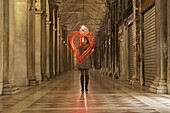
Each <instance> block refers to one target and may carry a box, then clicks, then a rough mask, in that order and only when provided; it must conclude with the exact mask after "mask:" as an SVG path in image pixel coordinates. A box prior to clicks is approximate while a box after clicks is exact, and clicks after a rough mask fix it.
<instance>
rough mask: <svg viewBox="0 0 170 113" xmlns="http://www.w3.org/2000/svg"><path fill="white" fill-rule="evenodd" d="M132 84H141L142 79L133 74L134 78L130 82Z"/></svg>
mask: <svg viewBox="0 0 170 113" xmlns="http://www.w3.org/2000/svg"><path fill="white" fill-rule="evenodd" d="M129 84H130V85H140V80H139V78H138V77H136V76H133V77H132V79H131V80H130V82H129Z"/></svg>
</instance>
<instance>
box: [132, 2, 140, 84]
mask: <svg viewBox="0 0 170 113" xmlns="http://www.w3.org/2000/svg"><path fill="white" fill-rule="evenodd" d="M137 2H138V1H137V0H133V51H134V56H133V59H134V63H133V64H134V72H133V76H132V78H131V80H130V84H136V83H137V84H138V83H139V74H138V60H137V56H138V45H137V44H138V42H137V38H139V36H138V35H139V32H138V28H139V24H140V23H138V21H137V20H139V17H138V13H139V12H137V8H138V9H139V7H137V5H136V4H137Z"/></svg>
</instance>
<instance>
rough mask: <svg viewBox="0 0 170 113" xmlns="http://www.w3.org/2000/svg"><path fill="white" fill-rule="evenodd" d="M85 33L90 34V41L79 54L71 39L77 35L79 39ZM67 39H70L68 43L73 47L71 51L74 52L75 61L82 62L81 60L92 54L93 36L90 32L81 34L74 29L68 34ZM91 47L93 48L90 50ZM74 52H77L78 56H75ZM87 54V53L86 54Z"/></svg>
mask: <svg viewBox="0 0 170 113" xmlns="http://www.w3.org/2000/svg"><path fill="white" fill-rule="evenodd" d="M85 35H89V36H90V38H91V43H90V46H89V47H88V48H87V49H86V50H85V51H84V52H83V54H82V55H80V53H79V52H78V50H77V48H76V47H75V45H74V42H73V40H74V38H75V36H79V37H80V39H81V38H82V37H84V36H85ZM69 40H70V45H71V47H72V49H73V52H74V54H75V58H76V60H77V62H78V63H79V64H81V63H83V62H84V61H85V60H86V59H87V58H88V57H89V56H90V55H91V54H92V52H93V50H94V47H95V38H94V36H93V35H92V34H91V33H89V32H87V33H85V34H84V35H81V34H80V32H79V31H74V32H72V33H71V34H70V36H69ZM92 49H93V50H92ZM88 53H89V54H88ZM76 54H77V56H78V58H77V57H76ZM87 54H88V55H87ZM86 55H87V56H86ZM85 56H86V57H85ZM83 58H85V59H84V60H83Z"/></svg>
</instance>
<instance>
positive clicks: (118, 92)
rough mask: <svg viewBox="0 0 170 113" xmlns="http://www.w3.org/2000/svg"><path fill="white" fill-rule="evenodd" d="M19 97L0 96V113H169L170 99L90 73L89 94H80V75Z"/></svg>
mask: <svg viewBox="0 0 170 113" xmlns="http://www.w3.org/2000/svg"><path fill="white" fill-rule="evenodd" d="M20 89H21V93H18V94H16V95H5V96H0V113H159V112H161V113H170V95H168V94H153V93H149V92H148V91H147V88H144V87H134V86H131V85H128V84H127V82H126V81H118V80H111V78H110V77H106V76H103V75H100V74H99V73H98V72H94V71H92V72H91V75H90V83H89V91H88V92H81V91H80V73H79V72H78V71H74V72H70V73H69V74H63V75H61V76H59V77H56V78H55V79H53V80H50V81H48V82H43V83H41V84H40V85H39V86H35V87H31V86H30V87H23V88H20Z"/></svg>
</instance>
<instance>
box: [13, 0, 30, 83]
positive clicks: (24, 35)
mask: <svg viewBox="0 0 170 113" xmlns="http://www.w3.org/2000/svg"><path fill="white" fill-rule="evenodd" d="M27 4H28V3H27V0H15V46H14V53H15V54H14V57H15V60H14V61H15V63H14V64H15V65H14V71H15V82H16V85H17V86H27V85H28V74H27V72H28V67H27V43H28V11H27V6H28V5H27Z"/></svg>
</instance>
